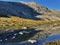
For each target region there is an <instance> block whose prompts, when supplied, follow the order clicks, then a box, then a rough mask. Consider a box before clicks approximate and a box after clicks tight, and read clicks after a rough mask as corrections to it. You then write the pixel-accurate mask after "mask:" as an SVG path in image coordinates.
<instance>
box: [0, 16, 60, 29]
mask: <svg viewBox="0 0 60 45" xmlns="http://www.w3.org/2000/svg"><path fill="white" fill-rule="evenodd" d="M59 22H60V21H47V22H46V21H36V20H28V19H23V18H19V17H13V16H12V17H11V18H1V17H0V29H7V28H8V29H21V28H23V27H37V26H40V25H44V24H47V25H54V24H57V25H59V24H60V23H59Z"/></svg>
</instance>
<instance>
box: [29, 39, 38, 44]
mask: <svg viewBox="0 0 60 45" xmlns="http://www.w3.org/2000/svg"><path fill="white" fill-rule="evenodd" d="M28 42H30V43H35V42H37V41H36V40H30V39H29V40H28Z"/></svg>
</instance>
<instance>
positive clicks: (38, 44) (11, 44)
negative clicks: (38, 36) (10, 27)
mask: <svg viewBox="0 0 60 45" xmlns="http://www.w3.org/2000/svg"><path fill="white" fill-rule="evenodd" d="M55 40H60V34H57V35H53V36H48V37H47V38H44V39H42V40H38V41H37V42H36V43H35V44H31V43H29V42H25V43H4V44H3V43H0V45H42V44H43V43H45V42H51V41H55Z"/></svg>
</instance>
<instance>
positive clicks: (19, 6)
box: [0, 1, 60, 21]
mask: <svg viewBox="0 0 60 45" xmlns="http://www.w3.org/2000/svg"><path fill="white" fill-rule="evenodd" d="M0 14H2V15H13V16H18V17H21V18H26V19H33V20H45V21H56V20H60V16H59V15H60V12H58V11H54V10H50V9H48V8H46V7H43V6H40V5H37V4H36V3H34V2H28V3H26V2H20V3H19V2H3V1H0Z"/></svg>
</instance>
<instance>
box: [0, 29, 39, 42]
mask: <svg viewBox="0 0 60 45" xmlns="http://www.w3.org/2000/svg"><path fill="white" fill-rule="evenodd" d="M37 32H39V31H35V30H34V29H31V30H30V29H28V30H14V31H13V32H7V33H4V34H0V42H2V43H3V42H20V41H24V40H28V39H29V38H30V37H33V36H34V35H35V34H36V33H37Z"/></svg>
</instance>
